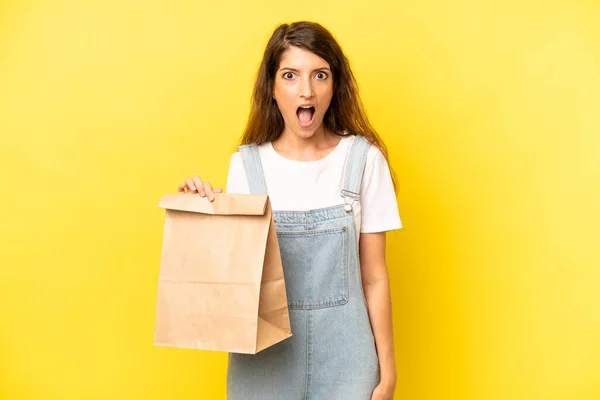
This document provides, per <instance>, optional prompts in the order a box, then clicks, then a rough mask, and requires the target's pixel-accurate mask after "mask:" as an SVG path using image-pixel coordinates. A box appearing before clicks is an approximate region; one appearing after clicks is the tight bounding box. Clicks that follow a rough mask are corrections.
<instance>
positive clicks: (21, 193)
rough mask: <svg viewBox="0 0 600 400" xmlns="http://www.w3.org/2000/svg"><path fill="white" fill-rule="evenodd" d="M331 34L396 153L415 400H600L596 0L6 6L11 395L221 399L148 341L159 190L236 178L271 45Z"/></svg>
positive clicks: (404, 364)
mask: <svg viewBox="0 0 600 400" xmlns="http://www.w3.org/2000/svg"><path fill="white" fill-rule="evenodd" d="M301 19H309V20H315V21H319V22H321V23H323V24H324V25H325V26H327V27H328V28H330V29H331V30H332V32H333V33H334V34H335V36H336V37H337V38H338V39H339V41H340V43H341V44H342V47H343V48H344V50H345V51H346V52H347V53H348V55H349V57H350V59H351V62H352V66H353V68H354V71H355V73H356V76H357V78H358V80H359V84H360V88H361V93H362V95H363V100H364V102H365V105H366V108H367V111H368V113H369V116H370V118H371V120H372V122H373V123H374V125H375V127H376V128H377V130H378V131H379V132H380V133H381V135H382V136H383V137H384V139H385V140H386V142H387V143H388V145H389V147H390V152H391V159H392V165H393V167H394V168H395V170H396V172H397V176H398V182H399V193H398V199H399V204H400V209H401V214H402V217H403V221H404V224H405V229H404V230H402V231H400V232H395V233H393V234H390V235H389V257H388V260H389V270H390V274H391V278H392V290H393V301H394V322H395V333H396V348H397V359H398V371H399V382H398V390H397V395H396V399H406V400H425V399H427V400H446V399H457V400H496V399H498V400H508V399H510V400H521V399H522V400H559V399H560V400H592V399H600V268H599V267H600V255H599V247H600V246H599V245H600V235H599V233H598V229H599V228H598V226H599V222H600V221H599V211H598V208H599V207H598V204H600V161H599V158H600V117H599V113H600V101H599V96H600V3H598V1H583V0H579V1H573V0H571V1H568V0H558V1H550V0H547V1H527V0H518V1H517V0H506V1H495V2H491V1H483V2H482V1H480V0H456V1H453V2H446V1H441V0H406V1H401V2H398V1H388V2H385V1H380V0H373V1H360V2H359V1H356V2H353V1H346V0H337V1H328V2H323V1H312V0H307V1H302V2H288V3H285V2H280V1H254V2H247V1H241V0H240V1H236V2H232V1H222V2H221V1H210V2H208V1H193V0H188V1H163V2H158V1H134V0H110V1H98V2H86V1H67V0H62V1H61V0H57V1H39V2H33V1H32V2H25V1H16V0H14V1H10V0H9V1H7V0H3V1H0V133H1V142H0V160H1V163H2V164H1V169H0V171H1V172H0V174H1V175H0V178H1V179H0V188H1V191H2V193H1V197H0V266H1V268H0V397H1V398H2V399H11V400H13V399H14V400H29V399H44V400H70V399H134V400H135V399H144V400H154V399H224V398H225V395H224V391H225V368H226V356H225V355H224V354H222V353H210V352H200V351H191V350H178V349H167V348H159V347H154V346H153V345H152V341H153V330H154V311H155V310H154V307H155V296H156V289H157V277H158V267H159V257H160V246H161V240H162V237H161V235H162V223H163V217H164V213H163V211H162V210H160V209H158V208H157V202H158V200H159V198H160V196H161V195H162V194H163V193H167V192H174V191H175V190H176V186H177V184H178V183H180V182H181V181H182V179H183V178H184V177H185V176H187V175H190V174H194V173H198V174H200V175H201V176H203V177H205V178H206V179H207V180H210V181H212V182H215V183H218V184H222V185H224V183H225V178H226V173H227V168H228V163H229V156H230V154H231V153H232V152H233V151H234V150H235V145H236V143H237V140H238V138H239V136H240V134H241V131H242V129H243V127H244V124H245V119H246V116H247V112H248V107H249V97H250V92H251V88H252V85H253V79H254V76H255V73H256V69H257V67H258V63H259V61H260V58H261V56H262V51H263V49H264V46H265V44H266V41H267V39H268V37H269V35H270V33H271V32H272V30H273V29H274V28H275V26H276V25H277V24H278V23H280V22H289V21H294V20H301Z"/></svg>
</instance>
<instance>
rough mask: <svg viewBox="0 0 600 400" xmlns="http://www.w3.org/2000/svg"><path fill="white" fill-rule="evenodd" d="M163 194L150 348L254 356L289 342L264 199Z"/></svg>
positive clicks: (284, 302) (275, 249)
mask: <svg viewBox="0 0 600 400" xmlns="http://www.w3.org/2000/svg"><path fill="white" fill-rule="evenodd" d="M215 197H216V198H215V201H214V202H210V201H208V200H207V199H206V198H203V197H200V196H199V195H197V194H168V195H165V196H163V197H162V199H161V200H160V203H159V207H161V208H164V209H166V217H165V226H164V237H163V247H162V258H161V264H160V278H159V283H158V298H157V305H156V307H157V309H156V328H155V335H154V344H155V345H159V346H169V347H180V348H192V349H204V350H218V351H226V352H232V353H247V354H255V353H257V352H259V351H261V350H263V349H265V348H267V347H269V346H272V345H274V344H275V343H278V342H280V341H282V340H284V339H286V338H288V337H290V336H292V333H291V329H290V317H289V313H288V307H287V295H286V291H285V282H284V276H283V268H282V265H281V255H280V253H279V243H278V241H277V234H276V233H275V225H274V222H273V217H272V211H271V204H270V201H269V198H268V197H267V196H264V195H263V196H261V195H230V194H217V195H216V196H215Z"/></svg>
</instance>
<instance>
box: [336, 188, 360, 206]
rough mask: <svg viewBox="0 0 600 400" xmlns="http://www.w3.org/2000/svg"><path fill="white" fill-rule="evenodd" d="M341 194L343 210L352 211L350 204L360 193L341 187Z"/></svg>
mask: <svg viewBox="0 0 600 400" xmlns="http://www.w3.org/2000/svg"><path fill="white" fill-rule="evenodd" d="M341 195H342V197H343V198H344V210H346V212H352V204H354V202H355V201H356V200H358V199H359V198H360V194H359V193H355V192H351V191H349V190H346V189H342V192H341Z"/></svg>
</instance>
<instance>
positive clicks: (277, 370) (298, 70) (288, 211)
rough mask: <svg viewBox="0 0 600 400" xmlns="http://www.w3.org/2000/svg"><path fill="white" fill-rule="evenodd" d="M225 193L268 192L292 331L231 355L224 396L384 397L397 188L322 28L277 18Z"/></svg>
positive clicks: (197, 183) (208, 189) (337, 51)
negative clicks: (390, 234)
mask: <svg viewBox="0 0 600 400" xmlns="http://www.w3.org/2000/svg"><path fill="white" fill-rule="evenodd" d="M179 191H180V192H187V193H199V194H200V195H201V196H203V197H204V196H206V197H207V198H208V199H209V200H210V201H213V200H214V197H215V193H222V192H223V190H222V189H215V190H213V187H212V186H211V184H210V183H208V182H203V181H202V180H201V179H200V177H198V176H195V177H194V178H186V179H185V183H184V184H182V185H179ZM227 192H231V193H252V194H268V195H269V197H270V199H271V204H272V207H273V210H274V220H275V224H276V229H277V234H278V239H279V245H280V250H281V256H282V262H283V268H284V274H285V279H286V291H287V296H288V303H289V304H288V305H289V310H290V320H291V327H292V333H293V336H292V337H291V338H289V339H286V340H284V341H283V342H280V343H278V344H276V345H274V346H272V347H270V348H267V349H266V350H264V351H262V352H260V353H258V354H256V355H245V354H230V356H229V368H228V379H227V393H228V398H229V399H231V400H237V399H244V400H248V399H260V400H268V399H277V400H280V399H283V400H295V399H323V400H336V399H340V400H353V399H356V400H368V399H371V400H383V399H392V398H393V393H394V389H395V385H396V367H395V360H394V342H393V336H392V312H391V300H390V293H389V281H388V273H387V269H386V263H385V232H386V231H389V230H393V229H399V228H401V222H400V217H399V214H398V206H397V202H396V197H395V192H394V183H393V180H392V176H391V173H390V169H389V167H388V161H387V152H386V149H385V146H384V144H383V142H382V141H381V139H380V138H379V136H378V135H377V133H376V132H375V131H374V130H373V128H372V127H371V125H370V123H369V121H368V119H367V117H366V115H365V113H364V111H363V108H362V106H361V102H360V99H359V96H358V92H357V87H356V82H355V80H354V76H353V74H352V71H351V70H350V67H349V63H348V60H347V58H346V57H345V55H344V54H343V52H342V50H341V48H340V46H339V45H338V43H337V42H336V41H335V39H334V38H333V36H332V35H331V34H330V33H329V32H328V31H327V30H326V29H325V28H323V27H322V26H320V25H319V24H316V23H310V22H297V23H293V24H290V25H287V24H284V25H281V26H279V27H278V28H277V29H276V30H275V31H274V33H273V35H272V37H271V39H270V40H269V42H268V44H267V47H266V50H265V53H264V57H263V60H262V63H261V65H260V69H259V72H258V77H257V81H256V84H255V87H254V93H253V104H252V107H251V111H250V116H249V120H248V124H247V126H246V130H245V133H244V136H243V139H242V145H241V146H240V147H239V152H237V153H235V154H233V156H232V157H231V161H230V167H229V174H228V179H227Z"/></svg>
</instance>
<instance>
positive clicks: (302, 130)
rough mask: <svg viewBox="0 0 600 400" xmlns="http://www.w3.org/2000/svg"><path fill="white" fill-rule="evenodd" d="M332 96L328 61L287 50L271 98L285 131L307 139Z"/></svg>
mask: <svg viewBox="0 0 600 400" xmlns="http://www.w3.org/2000/svg"><path fill="white" fill-rule="evenodd" d="M332 96H333V77H332V76H331V69H330V68H329V64H328V63H327V61H325V60H323V59H322V58H321V57H319V56H317V55H316V54H314V53H311V52H310V51H307V50H303V49H300V48H298V47H290V48H289V49H288V50H286V51H285V52H284V53H283V56H282V57H281V62H280V63H279V69H278V70H277V72H276V73H275V84H274V88H273V98H274V99H275V101H277V106H278V107H279V111H280V112H281V115H282V116H283V120H284V121H285V130H286V131H290V133H294V134H295V135H297V136H299V137H302V138H309V137H312V136H313V135H314V133H315V132H316V131H317V129H319V128H320V127H321V125H322V123H323V118H324V116H325V112H326V111H327V109H328V108H329V103H331V97H332Z"/></svg>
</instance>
